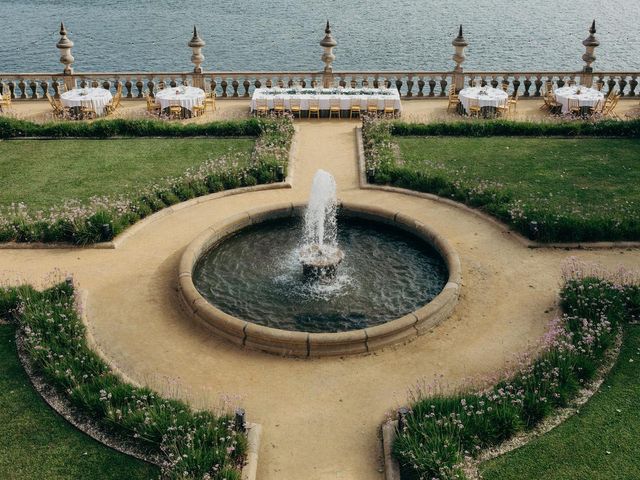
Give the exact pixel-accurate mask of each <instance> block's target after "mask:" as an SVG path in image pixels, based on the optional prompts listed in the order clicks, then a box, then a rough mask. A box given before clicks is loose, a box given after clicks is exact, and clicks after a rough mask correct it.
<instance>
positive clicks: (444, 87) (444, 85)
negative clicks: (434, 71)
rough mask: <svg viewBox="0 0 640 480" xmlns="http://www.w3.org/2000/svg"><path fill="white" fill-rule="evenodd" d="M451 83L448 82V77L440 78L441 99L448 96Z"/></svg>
mask: <svg viewBox="0 0 640 480" xmlns="http://www.w3.org/2000/svg"><path fill="white" fill-rule="evenodd" d="M448 83H449V82H447V76H446V75H443V76H442V77H441V78H440V96H441V97H446V96H447V85H448ZM452 86H453V84H452Z"/></svg>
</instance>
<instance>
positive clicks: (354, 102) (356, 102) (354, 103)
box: [349, 95, 360, 118]
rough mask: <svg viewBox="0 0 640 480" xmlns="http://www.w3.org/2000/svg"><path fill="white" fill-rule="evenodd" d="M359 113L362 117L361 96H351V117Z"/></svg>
mask: <svg viewBox="0 0 640 480" xmlns="http://www.w3.org/2000/svg"><path fill="white" fill-rule="evenodd" d="M354 114H357V115H358V118H360V98H358V96H357V95H356V96H354V97H352V98H351V104H350V106H349V118H353V115H354Z"/></svg>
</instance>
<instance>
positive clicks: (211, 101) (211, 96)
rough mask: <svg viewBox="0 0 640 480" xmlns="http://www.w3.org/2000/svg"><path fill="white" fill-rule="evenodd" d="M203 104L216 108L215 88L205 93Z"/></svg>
mask: <svg viewBox="0 0 640 480" xmlns="http://www.w3.org/2000/svg"><path fill="white" fill-rule="evenodd" d="M204 104H205V106H210V107H211V109H212V110H213V111H215V110H216V92H215V90H211V91H210V92H209V93H207V96H206V97H204Z"/></svg>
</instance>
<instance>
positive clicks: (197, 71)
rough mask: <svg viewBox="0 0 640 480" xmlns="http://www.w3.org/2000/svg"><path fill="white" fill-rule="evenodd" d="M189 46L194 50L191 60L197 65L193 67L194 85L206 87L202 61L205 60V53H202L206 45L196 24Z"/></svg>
mask: <svg viewBox="0 0 640 480" xmlns="http://www.w3.org/2000/svg"><path fill="white" fill-rule="evenodd" d="M188 45H189V47H191V49H192V50H193V54H192V55H191V61H192V62H193V64H194V65H195V67H194V69H193V86H194V87H198V88H204V76H203V75H202V67H201V65H202V62H204V55H203V54H202V47H204V46H205V42H204V40H202V39H201V38H200V36H199V35H198V30H197V29H196V26H195V25H194V26H193V37H191V40H190V41H189V43H188Z"/></svg>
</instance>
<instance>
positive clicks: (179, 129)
mask: <svg viewBox="0 0 640 480" xmlns="http://www.w3.org/2000/svg"><path fill="white" fill-rule="evenodd" d="M272 121H273V120H270V119H259V118H252V119H248V120H228V121H220V122H210V123H199V124H196V123H186V124H184V123H178V122H169V121H162V120H126V119H113V120H97V121H95V122H72V121H59V122H48V123H33V122H29V121H26V120H18V119H15V118H9V117H0V138H5V139H6V138H21V137H53V138H65V137H83V138H85V137H88V138H109V137H195V136H204V137H247V136H249V137H257V136H259V135H260V134H261V133H262V131H263V129H264V125H265V124H267V123H269V122H272Z"/></svg>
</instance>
